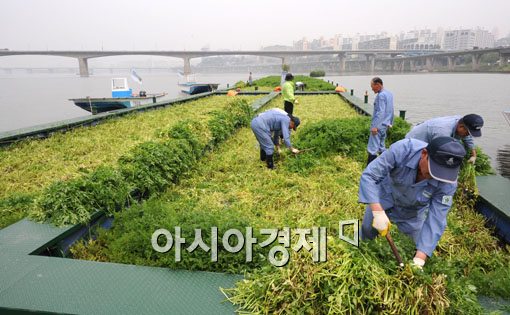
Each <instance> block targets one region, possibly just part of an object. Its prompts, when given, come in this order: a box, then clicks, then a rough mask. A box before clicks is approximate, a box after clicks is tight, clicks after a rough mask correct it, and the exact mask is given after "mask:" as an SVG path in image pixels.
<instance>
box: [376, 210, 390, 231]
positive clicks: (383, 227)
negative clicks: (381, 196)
mask: <svg viewBox="0 0 510 315" xmlns="http://www.w3.org/2000/svg"><path fill="white" fill-rule="evenodd" d="M372 214H373V216H374V221H372V226H373V227H374V228H375V229H376V230H377V231H379V235H381V236H386V233H388V231H389V229H390V226H391V223H390V219H388V216H387V215H386V212H385V211H384V210H383V211H372Z"/></svg>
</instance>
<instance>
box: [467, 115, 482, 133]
mask: <svg viewBox="0 0 510 315" xmlns="http://www.w3.org/2000/svg"><path fill="white" fill-rule="evenodd" d="M462 123H463V124H464V125H465V126H466V127H467V129H468V130H469V134H470V135H472V136H473V137H480V136H481V135H482V127H483V118H482V116H480V115H477V114H469V115H466V116H464V117H462Z"/></svg>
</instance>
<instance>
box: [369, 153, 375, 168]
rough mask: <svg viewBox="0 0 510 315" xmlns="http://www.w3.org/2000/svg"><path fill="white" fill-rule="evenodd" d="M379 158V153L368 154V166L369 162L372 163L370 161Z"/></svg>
mask: <svg viewBox="0 0 510 315" xmlns="http://www.w3.org/2000/svg"><path fill="white" fill-rule="evenodd" d="M376 158H377V155H374V154H370V153H369V154H368V160H367V166H368V164H370V162H372V161H373V160H375V159H376Z"/></svg>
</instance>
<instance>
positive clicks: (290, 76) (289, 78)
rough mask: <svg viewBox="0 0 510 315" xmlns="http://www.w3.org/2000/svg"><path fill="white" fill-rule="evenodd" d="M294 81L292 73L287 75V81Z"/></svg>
mask: <svg viewBox="0 0 510 315" xmlns="http://www.w3.org/2000/svg"><path fill="white" fill-rule="evenodd" d="M292 80H294V76H293V75H292V73H287V74H286V75H285V81H292Z"/></svg>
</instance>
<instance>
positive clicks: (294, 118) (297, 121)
mask: <svg viewBox="0 0 510 315" xmlns="http://www.w3.org/2000/svg"><path fill="white" fill-rule="evenodd" d="M290 119H291V120H292V121H293V122H294V128H292V129H294V131H296V128H297V127H298V126H299V124H300V123H301V120H299V118H298V117H296V116H290Z"/></svg>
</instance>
